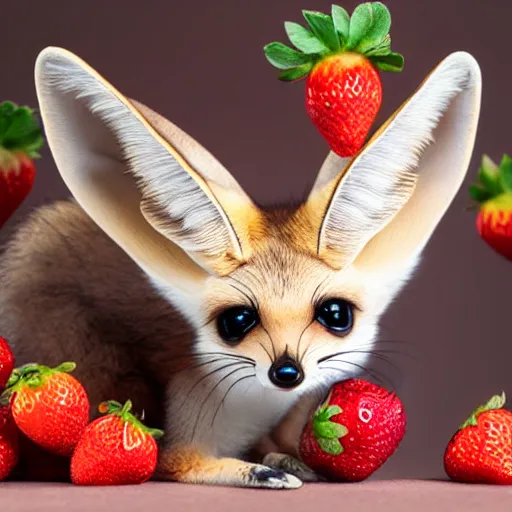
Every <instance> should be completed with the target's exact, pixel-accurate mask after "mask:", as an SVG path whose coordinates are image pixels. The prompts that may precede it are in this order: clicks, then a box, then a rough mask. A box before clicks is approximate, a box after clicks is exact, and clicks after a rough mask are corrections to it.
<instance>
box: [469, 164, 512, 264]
mask: <svg viewBox="0 0 512 512" xmlns="http://www.w3.org/2000/svg"><path fill="white" fill-rule="evenodd" d="M469 192H470V194H471V197H472V198H473V199H474V200H475V201H476V202H477V203H479V206H480V210H479V212H478V216H477V219H476V227H477V230H478V233H479V235H480V236H481V237H482V239H483V240H484V241H485V242H486V243H487V244H488V245H489V246H490V247H492V248H493V249H494V250H495V251H496V252H498V253H499V254H501V255H502V256H504V257H505V258H507V259H508V260H510V261H512V158H510V157H509V156H508V155H503V157H502V159H501V162H500V164H499V165H496V164H495V163H494V162H493V161H492V160H491V159H490V158H489V157H488V156H487V155H484V157H483V159H482V165H481V166H480V170H479V173H478V180H477V182H476V183H474V184H473V185H472V186H471V187H470V189H469Z"/></svg>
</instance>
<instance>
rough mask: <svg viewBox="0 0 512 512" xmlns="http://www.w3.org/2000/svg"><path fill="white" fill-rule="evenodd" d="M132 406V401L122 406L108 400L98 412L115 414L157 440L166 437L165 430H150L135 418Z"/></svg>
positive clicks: (101, 405) (100, 406)
mask: <svg viewBox="0 0 512 512" xmlns="http://www.w3.org/2000/svg"><path fill="white" fill-rule="evenodd" d="M132 406H133V404H132V401H131V400H127V401H126V402H125V403H124V404H120V403H119V402H116V401H115V400H107V401H105V402H102V403H101V404H100V405H99V406H98V411H99V412H100V413H102V414H114V415H116V416H119V417H120V418H121V419H122V420H123V421H126V422H128V423H131V424H132V425H133V426H134V427H136V428H138V429H140V430H142V431H143V432H145V433H146V434H149V435H150V436H152V437H154V438H155V439H158V438H160V437H162V436H163V435H164V432H163V430H159V429H156V428H149V427H147V426H146V425H144V423H142V421H140V420H139V419H138V418H137V417H136V416H134V415H133V414H132V412H131V410H132Z"/></svg>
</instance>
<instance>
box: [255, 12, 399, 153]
mask: <svg viewBox="0 0 512 512" xmlns="http://www.w3.org/2000/svg"><path fill="white" fill-rule="evenodd" d="M303 15H304V18H305V19H306V21H307V23H308V25H309V28H310V29H311V30H308V29H306V28H304V27H302V26H301V25H298V24H297V23H292V22H286V23H285V30H286V33H287V35H288V38H289V39H290V41H291V42H292V44H293V45H294V46H295V47H296V48H297V50H294V49H292V48H290V47H289V46H286V45H284V44H282V43H278V42H273V43H270V44H268V45H267V46H265V48H264V51H265V55H266V57H267V59H268V61H269V62H270V63H271V64H272V65H273V66H274V67H276V68H278V69H280V70H282V71H281V73H280V75H279V79H280V80H283V81H296V80H301V79H303V78H305V77H306V76H307V77H308V78H307V83H306V110H307V113H308V115H309V117H310V119H311V120H312V121H313V123H314V124H315V126H316V127H317V129H318V130H319V132H320V133H321V135H322V136H323V137H324V138H325V139H326V141H327V142H328V144H329V146H330V147H331V149H332V150H333V151H334V152H335V153H337V154H338V155H340V156H341V157H350V156H353V155H355V154H356V153H357V152H358V151H359V149H360V148H361V146H362V145H363V144H364V141H365V139H366V137H367V135H368V132H369V130H370V128H371V126H372V124H373V122H374V120H375V117H376V116H377V113H378V111H379V109H380V106H381V102H382V83H381V80H380V76H379V72H378V71H377V68H378V69H381V70H383V71H393V72H400V71H401V70H402V69H403V64H404V59H403V57H402V55H400V54H398V53H393V52H392V51H391V38H390V36H389V29H390V27H391V16H390V14H389V11H388V9H387V8H386V6H384V5H383V4H382V3H380V2H367V3H364V4H361V5H359V6H357V7H356V8H355V9H354V12H353V13H352V17H350V16H349V15H348V13H347V11H345V9H343V8H342V7H339V6H337V5H333V6H332V13H331V15H330V16H329V15H327V14H322V13H319V12H312V11H303Z"/></svg>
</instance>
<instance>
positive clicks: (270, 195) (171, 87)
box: [0, 0, 512, 478]
mask: <svg viewBox="0 0 512 512" xmlns="http://www.w3.org/2000/svg"><path fill="white" fill-rule="evenodd" d="M342 5H343V6H344V7H345V8H347V9H348V10H349V11H350V12H351V11H352V9H353V7H354V6H355V5H356V2H355V1H354V0H345V1H344V2H343V3H342ZM387 5H388V6H389V8H390V10H391V12H392V15H393V28H392V36H393V48H394V49H395V50H396V51H400V52H402V53H404V54H405V56H406V67H405V70H404V72H403V73H402V74H400V75H393V76H390V75H387V76H385V77H384V88H385V100H384V105H383V108H382V110H381V114H380V116H379V123H380V122H382V121H383V120H384V118H385V117H386V116H387V115H389V114H390V113H391V112H392V111H393V110H394V109H395V108H396V107H397V106H398V105H399V104H400V103H401V102H402V101H403V100H404V99H405V98H406V97H407V96H408V95H409V94H411V92H412V91H413V89H414V88H415V87H416V86H417V85H418V84H419V82H420V81H421V80H422V79H423V78H424V76H425V75H426V74H427V73H428V72H429V71H430V70H431V69H432V67H433V66H434V65H435V64H436V63H437V62H438V61H439V60H440V59H442V58H443V57H444V56H446V55H447V54H448V53H450V52H452V51H455V50H459V49H461V50H467V51H469V52H471V53H473V55H474V56H475V57H476V58H477V59H478V60H479V62H480V65H481V67H482V72H483V80H484V93H483V104H482V117H481V122H480V128H479V135H478V139H477V144H476V149H475V153H474V157H473V161H472V165H471V168H470V171H469V173H468V177H467V179H466V182H465V185H464V187H463V189H462V190H461V191H460V193H459V195H458V196H457V199H456V200H455V202H454V203H453V205H452V207H451V208H450V210H449V212H448V214H447V216H446V217H445V218H444V220H443V221H442V223H441V225H440V227H439V228H438V230H437V232H436V233H435V235H434V237H433V239H432V240H431V243H430V244H429V245H428V248H427V250H426V252H425V258H424V262H423V265H422V266H421V268H420V270H419V272H418V273H417V276H416V278H415V280H414V281H413V282H412V283H411V284H410V285H409V286H408V287H407V289H406V290H405V291H404V293H403V294H402V295H401V296H400V298H399V300H398V301H397V302H396V304H395V305H394V306H393V307H392V308H391V309H390V311H389V313H388V314H387V315H386V316H385V318H384V320H383V324H382V325H383V339H386V340H399V341H407V342H408V346H407V352H408V353H411V354H412V355H413V356H414V357H415V360H410V359H405V358H403V357H398V356H396V358H395V360H396V362H397V363H398V364H399V366H400V368H401V369H402V371H403V378H402V381H401V382H402V384H401V386H400V387H399V390H400V393H401V396H402V397H403V399H404V401H405V404H406V407H407V410H408V413H409V432H408V435H407V437H406V439H405V440H404V442H403V445H402V447H401V449H400V450H399V452H398V453H397V455H396V456H395V457H394V458H393V459H392V460H391V461H390V462H389V463H388V464H387V465H386V466H385V467H384V468H383V469H382V471H381V472H380V473H379V475H378V476H379V477H386V478H391V477H406V478H408V477H434V478H436V477H442V476H443V469H442V452H443V449H444V446H445V444H446V442H447V441H448V439H449V437H450V435H451V434H452V432H453V430H454V429H455V428H456V427H457V426H458V425H459V423H461V422H462V420H464V419H465V416H466V415H467V414H468V413H469V412H470V411H471V410H472V409H473V408H474V406H476V405H478V404H479V403H480V402H482V401H483V400H486V399H487V398H488V397H489V396H490V395H491V394H493V393H495V392H499V391H501V390H502V389H504V390H506V391H508V392H509V393H510V395H511V398H512V375H511V371H510V368H511V365H512V346H511V343H510V335H509V333H508V327H509V322H510V318H511V316H512V311H511V308H510V295H509V290H511V289H512V263H508V262H506V261H505V260H503V259H501V258H500V257H499V256H497V255H496V254H495V253H493V252H492V251H491V250H490V249H488V248H487V246H486V245H485V244H484V243H482V242H481V241H480V240H479V238H478V236H477V234H476V231H475V228H474V217H475V216H474V213H468V212H465V211H464V208H465V206H466V205H467V200H468V199H467V193H466V190H467V185H468V183H469V182H470V181H471V180H472V178H473V177H474V174H475V172H476V169H477V166H478V163H479V160H480V157H481V154H482V153H483V152H486V153H488V154H490V155H491V156H492V157H493V158H495V159H498V158H500V156H501V154H502V153H503V152H507V151H510V152H512V134H511V133H510V132H511V128H510V119H512V99H510V91H511V87H512V67H511V66H510V55H509V53H508V50H509V35H508V34H509V33H510V19H511V18H512V2H510V0H487V1H486V2H482V1H476V0H475V1H474V2H468V1H467V0H424V1H419V0H417V1H411V0H388V2H387ZM302 8H307V9H316V10H320V11H324V12H326V11H328V10H329V9H330V2H328V1H325V0H303V1H301V2H299V1H297V0H215V1H211V0H196V1H191V0H168V1H161V2H159V1H147V0H146V1H141V0H139V1H133V0H123V1H113V0H110V1H109V2H106V1H105V0H87V1H84V2H70V1H69V0H67V1H46V2H35V1H32V2H21V1H18V2H3V3H2V5H1V9H0V18H1V26H2V29H1V30H0V48H1V49H2V51H1V61H2V62H1V68H0V69H1V71H0V73H1V78H0V100H2V99H10V100H13V101H16V102H18V103H22V104H30V105H35V101H36V99H35V92H34V86H33V78H32V74H33V63H34V60H35V58H36V55H37V53H38V52H39V51H40V50H41V49H42V48H44V47H45V46H47V45H58V46H63V47H65V48H67V49H69V50H71V51H73V52H75V53H77V54H78V55H80V56H81V57H82V58H84V59H85V60H86V61H88V62H89V63H90V64H91V65H92V66H93V67H95V68H96V69H97V70H98V71H99V72H100V73H102V74H104V75H105V76H106V78H107V79H108V80H109V81H111V82H113V83H114V84H115V85H116V86H117V87H118V88H119V89H120V90H121V91H122V92H124V93H125V94H127V95H128V96H131V97H134V98H136V99H138V100H140V101H142V102H144V103H146V104H148V105H149V106H151V107H152V108H154V109H155V110H157V111H159V112H160V113H161V114H163V115H164V116H166V117H168V118H169V119H171V120H172V121H173V122H175V123H176V124H178V125H179V126H181V127H182V128H183V129H185V130H186V131H188V132H189V133H191V134H192V135H193V136H194V137H195V138H197V139H198V140H199V141H201V143H202V144H204V145H205V146H206V147H207V148H208V149H209V150H210V151H212V152H213V153H214V154H215V155H216V156H217V157H218V158H219V159H220V160H221V161H222V162H223V163H224V164H225V165H226V166H227V167H228V168H229V169H230V170H231V172H232V173H233V174H234V176H235V177H236V178H237V179H238V180H239V181H240V183H241V184H242V186H243V187H245V189H246V190H247V191H248V192H249V194H250V195H252V196H253V197H254V198H255V199H257V200H258V201H264V202H268V201H275V200H283V199H288V198H293V197H297V196H299V195H301V194H302V193H303V192H304V191H305V190H307V189H308V187H310V186H311V184H312V182H313V179H314V177H315V174H316V172H317V170H318V169H319V167H320V164H321V163H322V161H323V158H324V157H325V155H326V154H327V147H326V145H325V143H324V142H323V140H322V139H321V138H320V136H319V135H318V134H317V132H316V130H315V129H314V127H313V126H312V124H310V122H309V120H308V119H307V117H306V115H305V113H304V111H303V108H302V102H303V85H302V84H294V85H286V84H281V83H279V82H278V81H277V80H276V79H275V73H274V70H273V68H271V67H270V66H269V65H268V63H267V62H266V60H265V58H264V56H263V53H262V46H263V45H264V44H265V43H267V42H270V41H271V40H284V29H283V25H282V23H283V21H284V20H292V21H299V22H300V21H301V20H300V10H301V9H302ZM38 169H39V175H38V180H37V183H36V186H35V189H34V191H33V193H32V194H31V196H30V198H29V200H27V202H26V203H25V204H24V206H23V208H21V209H20V211H19V212H18V213H17V215H16V216H15V217H14V218H13V219H12V221H11V222H10V223H9V224H8V225H7V226H6V227H5V229H4V230H3V232H2V236H1V241H4V240H5V238H6V235H8V233H9V232H10V230H11V229H12V227H13V226H14V225H15V223H16V222H17V221H19V220H21V219H22V218H23V217H24V216H25V215H26V213H27V211H29V210H30V209H31V208H33V207H34V206H36V205H39V204H41V203H44V202H47V201H51V200H53V199H55V198H59V197H64V196H66V195H67V191H66V188H65V187H64V185H63V184H62V182H61V180H60V178H59V176H58V173H57V170H56V168H55V166H54V164H53V161H52V158H51V156H50V154H49V152H48V150H47V149H45V150H44V151H43V159H42V160H41V161H40V163H39V166H38ZM446 172H450V169H446ZM0 313H1V312H0ZM398 348H400V349H401V346H400V347H398ZM390 376H393V378H394V380H395V382H399V380H398V378H397V375H396V373H393V374H390Z"/></svg>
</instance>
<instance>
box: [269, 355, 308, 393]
mask: <svg viewBox="0 0 512 512" xmlns="http://www.w3.org/2000/svg"><path fill="white" fill-rule="evenodd" d="M268 376H269V379H270V380H271V382H272V383H273V384H275V385H276V386H278V387H280V388H294V387H296V386H298V385H299V384H300V383H301V382H302V381H303V380H304V373H303V372H302V369H301V367H300V365H299V364H298V363H297V362H295V361H294V360H293V359H292V358H291V357H288V356H286V357H282V358H280V359H278V360H277V361H276V362H275V363H274V364H273V365H272V366H271V367H270V370H269V371H268Z"/></svg>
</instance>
